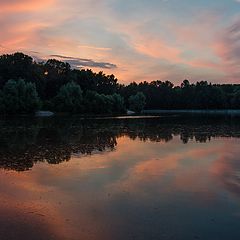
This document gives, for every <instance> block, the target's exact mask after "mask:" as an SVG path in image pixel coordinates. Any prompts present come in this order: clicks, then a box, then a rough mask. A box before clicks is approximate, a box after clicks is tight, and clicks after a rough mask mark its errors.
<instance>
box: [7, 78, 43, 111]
mask: <svg viewBox="0 0 240 240" xmlns="http://www.w3.org/2000/svg"><path fill="white" fill-rule="evenodd" d="M2 99H3V100H2V105H3V106H4V111H5V112H6V113H8V114H19V113H34V112H35V111H36V110H38V109H39V107H40V99H39V97H38V94H37V91H36V86H35V84H34V83H29V82H25V81H24V80H22V79H20V80H9V81H8V82H7V83H6V84H5V85H4V87H3V92H2Z"/></svg>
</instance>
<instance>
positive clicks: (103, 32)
mask: <svg viewBox="0 0 240 240" xmlns="http://www.w3.org/2000/svg"><path fill="white" fill-rule="evenodd" d="M0 26H1V29H0V53H1V54H3V53H12V52H16V51H20V52H24V53H25V54H29V55H31V56H32V57H33V58H34V59H36V60H38V59H43V60H45V59H49V58H57V59H59V60H62V61H67V62H69V63H70V64H71V65H72V67H73V68H91V69H93V70H94V71H104V72H105V73H106V74H112V73H113V74H114V75H116V77H117V78H118V79H119V81H120V82H121V83H129V82H132V81H136V82H140V81H152V80H162V81H165V80H170V81H172V82H173V83H175V84H179V83H180V82H181V81H182V80H184V79H189V80H190V81H192V82H196V81H201V80H207V81H210V82H213V83H240V40H239V37H240V0H67V1H66V0H41V1H39V0H21V1H20V0H0Z"/></svg>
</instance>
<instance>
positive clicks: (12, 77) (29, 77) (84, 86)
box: [0, 53, 240, 114]
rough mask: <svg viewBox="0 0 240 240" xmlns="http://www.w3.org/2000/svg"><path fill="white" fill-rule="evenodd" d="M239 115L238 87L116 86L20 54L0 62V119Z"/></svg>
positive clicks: (185, 83) (84, 72)
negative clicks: (187, 112)
mask: <svg viewBox="0 0 240 240" xmlns="http://www.w3.org/2000/svg"><path fill="white" fill-rule="evenodd" d="M143 108H145V109H170V110H172V109H239V108H240V85H237V84H235V85H234V84H222V85H220V84H211V83H208V82H207V81H200V82H197V83H190V82H189V81H188V80H184V81H183V82H182V84H181V85H180V86H174V84H173V83H171V82H170V81H159V80H157V81H152V82H146V81H144V82H141V83H136V82H132V83H130V84H128V85H124V84H120V83H119V82H118V79H117V78H116V77H115V76H114V75H105V74H104V73H103V72H99V73H95V72H93V71H92V70H89V69H71V66H70V65H69V64H68V63H66V62H62V61H58V60H56V59H49V60H47V61H46V62H37V61H35V60H34V59H33V58H32V57H30V56H28V55H25V54H23V53H14V54H5V55H2V56H0V113H2V114H4V113H5V114H14V113H33V112H35V111H36V110H39V109H40V110H51V111H54V112H69V113H82V114H83V113H94V114H102V113H104V114H112V113H124V112H126V109H129V110H132V111H134V112H141V111H142V109H143Z"/></svg>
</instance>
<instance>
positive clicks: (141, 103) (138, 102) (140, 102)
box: [128, 92, 146, 112]
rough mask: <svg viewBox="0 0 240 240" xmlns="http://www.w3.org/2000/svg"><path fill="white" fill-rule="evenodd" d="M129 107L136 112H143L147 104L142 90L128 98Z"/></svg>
mask: <svg viewBox="0 0 240 240" xmlns="http://www.w3.org/2000/svg"><path fill="white" fill-rule="evenodd" d="M128 102H129V109H130V110H132V111H134V112H141V111H142V110H143V109H144V107H145V105H146V97H145V95H144V94H143V93H142V92H138V93H137V94H136V95H132V96H130V97H129V99H128Z"/></svg>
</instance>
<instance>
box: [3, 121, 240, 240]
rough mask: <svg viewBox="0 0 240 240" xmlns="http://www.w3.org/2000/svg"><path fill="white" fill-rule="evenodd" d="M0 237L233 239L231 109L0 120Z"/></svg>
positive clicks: (237, 189)
mask: <svg viewBox="0 0 240 240" xmlns="http://www.w3.org/2000/svg"><path fill="white" fill-rule="evenodd" d="M0 134H1V138H0V202H1V204H0V239H1V240H12V239H13V240H16V239H17V240H25V239H30V240H32V239H34V240H40V239H41V240H81V239H83V240H113V239H114V240H130V239H131V240H132V239H137V240H138V239H139V240H142V239H144V240H145V239H146V240H151V239H159V240H165V239H176V240H178V239H183V240H188V239H204V240H208V239H209V240H221V239H224V240H226V239H231V240H235V239H236V240H239V239H240V148H239V146H240V119H239V118H231V117H223V116H216V117H215V118H214V117H213V116H211V118H209V117H199V116H196V117H185V118H183V117H179V116H172V117H169V116H165V117H160V118H147V119H141V118H139V119H123V118H119V119H111V118H105V119H100V118H99V119H95V120H94V119H88V120H81V119H77V118H61V119H56V118H53V119H24V118H23V119H18V120H16V119H5V120H1V121H0Z"/></svg>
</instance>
